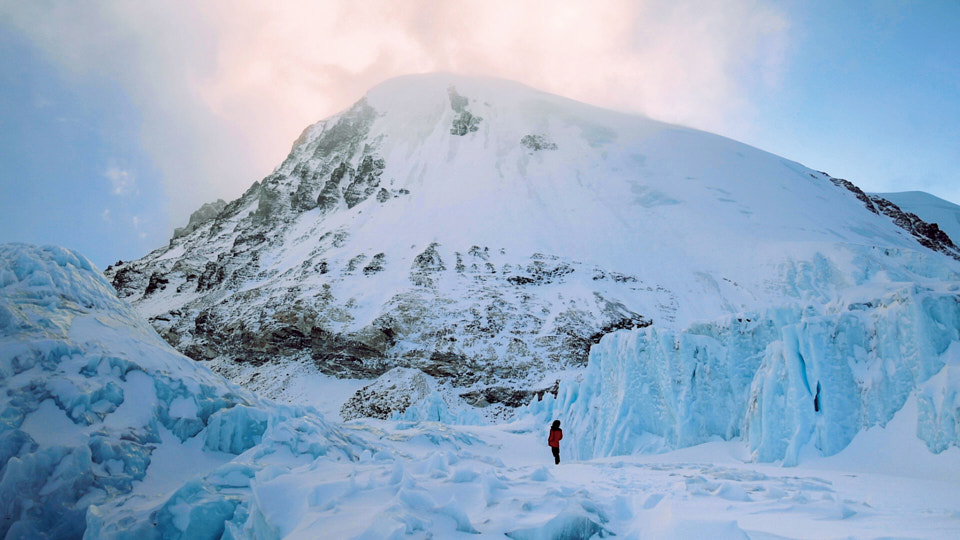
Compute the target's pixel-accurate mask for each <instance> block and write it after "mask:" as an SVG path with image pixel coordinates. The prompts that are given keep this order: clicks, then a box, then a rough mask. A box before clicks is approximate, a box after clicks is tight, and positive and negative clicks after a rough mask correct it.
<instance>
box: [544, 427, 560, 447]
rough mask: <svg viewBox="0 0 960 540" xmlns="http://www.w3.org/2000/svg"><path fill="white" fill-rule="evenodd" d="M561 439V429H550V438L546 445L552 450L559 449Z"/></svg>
mask: <svg viewBox="0 0 960 540" xmlns="http://www.w3.org/2000/svg"><path fill="white" fill-rule="evenodd" d="M562 438H563V430H562V429H551V430H550V438H549V439H547V444H548V445H550V446H552V447H554V448H560V439H562Z"/></svg>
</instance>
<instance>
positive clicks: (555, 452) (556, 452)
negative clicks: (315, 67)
mask: <svg viewBox="0 0 960 540" xmlns="http://www.w3.org/2000/svg"><path fill="white" fill-rule="evenodd" d="M550 450H552V451H553V459H555V460H557V465H559V464H560V447H559V446H551V447H550Z"/></svg>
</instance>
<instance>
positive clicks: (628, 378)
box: [530, 285, 960, 465]
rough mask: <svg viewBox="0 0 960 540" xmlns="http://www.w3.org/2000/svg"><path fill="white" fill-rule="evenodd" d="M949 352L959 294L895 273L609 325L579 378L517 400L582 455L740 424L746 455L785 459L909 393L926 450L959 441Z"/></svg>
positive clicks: (955, 357)
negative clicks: (682, 319) (905, 280)
mask: <svg viewBox="0 0 960 540" xmlns="http://www.w3.org/2000/svg"><path fill="white" fill-rule="evenodd" d="M948 289H949V288H948ZM958 365H960V296H958V294H957V292H956V291H950V290H943V291H940V292H937V291H933V290H930V289H927V288H923V287H920V286H918V285H903V286H901V288H898V289H895V290H893V292H889V293H887V294H885V295H882V296H879V297H877V298H875V299H873V300H871V301H868V302H856V303H851V304H842V303H832V304H825V305H807V306H803V307H800V306H799V305H793V306H786V307H780V308H771V309H768V310H765V311H763V312H762V313H754V314H743V315H740V316H738V317H727V318H725V319H722V320H718V321H714V322H711V323H704V324H698V325H695V326H692V327H690V328H688V329H686V330H685V331H683V332H676V333H675V332H671V331H663V330H659V329H657V328H655V327H648V328H643V329H637V330H630V331H620V332H617V333H614V334H610V335H608V336H606V337H604V338H603V339H602V340H601V341H600V343H599V344H598V345H596V346H594V347H593V349H592V350H591V354H590V362H589V366H588V368H587V370H586V371H585V372H584V374H583V375H582V377H581V378H580V380H577V381H567V382H566V383H562V384H561V387H560V391H559V393H558V395H557V397H556V399H554V398H553V397H552V396H547V397H545V399H544V400H543V401H540V402H534V403H533V404H531V406H530V407H531V410H532V411H533V412H534V413H536V414H539V415H542V416H543V417H544V421H545V422H546V421H548V420H550V419H553V418H559V419H561V421H562V422H563V424H564V425H565V428H566V429H565V433H566V437H565V442H567V448H569V449H570V450H569V451H572V452H573V453H574V455H575V456H576V457H578V458H581V459H586V458H592V457H599V456H610V455H620V454H631V453H637V452H657V451H661V450H666V449H671V448H678V447H684V446H690V445H694V444H699V443H703V442H706V441H709V440H712V439H718V438H719V439H726V440H729V439H736V438H742V439H743V440H744V441H745V442H746V443H747V444H748V445H749V448H750V450H751V452H752V454H753V456H754V458H755V459H757V460H760V461H781V462H782V463H783V464H786V465H790V464H795V463H796V462H797V459H798V457H799V453H800V450H801V448H803V447H804V446H805V445H808V444H813V445H814V447H815V448H816V449H817V450H818V451H819V452H820V453H821V454H823V455H831V454H834V453H836V452H839V451H840V450H842V449H843V448H844V447H845V446H847V444H849V443H850V441H851V440H852V439H853V437H854V436H855V435H856V434H857V433H858V432H859V431H860V430H863V429H865V428H867V427H870V426H874V425H884V424H886V422H888V421H889V420H890V419H891V418H892V417H893V415H894V413H896V412H897V411H898V410H899V409H900V408H901V407H902V406H903V405H904V403H905V402H906V400H907V398H908V397H909V396H910V395H911V394H912V393H917V395H918V398H919V403H920V404H921V405H920V414H919V418H918V425H919V428H918V433H917V435H918V436H919V437H920V438H922V439H923V440H924V441H925V442H926V443H927V446H928V447H929V448H930V450H931V451H934V452H939V451H942V450H944V449H945V448H947V447H948V446H951V445H954V446H956V445H958V437H957V435H958V432H960V430H958V429H957V425H958V424H957V422H958V417H960V414H958V411H960V400H957V389H958V388H960V375H958V373H960V372H958V369H960V368H958Z"/></svg>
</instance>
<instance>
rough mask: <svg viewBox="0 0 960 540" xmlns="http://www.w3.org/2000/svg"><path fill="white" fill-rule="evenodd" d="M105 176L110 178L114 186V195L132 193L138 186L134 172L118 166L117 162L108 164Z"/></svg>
mask: <svg viewBox="0 0 960 540" xmlns="http://www.w3.org/2000/svg"><path fill="white" fill-rule="evenodd" d="M103 176H104V177H105V178H106V179H107V180H110V184H111V186H112V189H111V191H112V192H113V194H114V195H127V194H129V193H132V192H133V190H134V188H135V187H136V178H135V177H134V174H133V173H132V172H130V171H128V170H126V169H122V168H120V167H119V166H117V164H116V163H113V162H111V163H110V165H108V166H107V170H106V171H104V173H103Z"/></svg>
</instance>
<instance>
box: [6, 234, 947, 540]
mask: <svg viewBox="0 0 960 540" xmlns="http://www.w3.org/2000/svg"><path fill="white" fill-rule="evenodd" d="M884 301H885V302H887V305H885V306H884V308H883V309H881V310H873V311H871V312H870V313H869V314H860V313H857V312H855V311H853V312H850V311H848V312H845V313H844V314H841V315H831V314H828V313H821V314H816V313H814V314H804V313H798V312H790V311H784V312H776V313H768V314H758V315H757V316H756V317H755V318H753V319H751V321H759V322H756V323H754V322H745V321H744V320H740V321H739V322H737V321H736V320H729V321H726V322H725V323H718V325H720V326H723V324H726V325H728V326H729V325H733V326H737V331H735V332H729V331H720V330H719V329H718V328H719V327H718V326H716V325H715V326H710V325H705V326H704V327H702V328H701V329H700V331H699V332H696V333H691V332H687V333H685V334H683V335H674V334H670V333H666V334H658V333H657V331H655V330H653V329H642V331H632V332H623V333H617V334H614V335H611V336H607V337H606V338H604V340H603V341H601V343H600V344H599V345H598V346H597V347H594V349H593V351H592V353H591V359H590V363H589V367H588V368H587V370H586V371H585V372H583V373H581V374H580V375H579V376H578V377H576V378H572V379H570V380H566V381H564V382H563V383H562V384H561V387H560V392H559V394H558V396H557V398H553V396H548V397H547V398H545V399H544V400H543V401H540V402H534V403H533V404H531V406H530V407H528V408H527V409H526V410H524V411H521V413H520V414H518V415H517V417H516V419H515V420H514V421H512V422H510V423H506V424H500V425H451V424H444V423H439V422H435V421H429V420H427V419H425V418H426V417H428V416H430V414H429V410H430V409H429V407H430V406H431V405H430V404H432V406H433V407H442V401H440V400H432V401H431V400H430V399H427V400H424V403H426V404H427V405H425V406H423V408H422V409H414V411H416V410H421V411H425V413H424V414H423V416H424V417H425V418H424V419H421V420H422V421H415V420H416V418H413V419H412V420H411V419H410V418H411V416H410V415H408V417H407V418H408V419H394V420H389V421H376V420H353V421H350V422H340V421H339V417H338V416H337V413H336V409H335V408H334V407H333V406H331V407H330V408H329V410H322V411H321V410H318V409H316V408H313V407H296V406H288V405H281V404H277V403H273V402H270V401H267V400H264V399H261V398H258V397H257V396H256V395H254V394H252V393H250V392H249V391H246V390H244V389H242V388H240V387H238V386H236V385H234V384H232V383H229V382H227V381H226V380H225V379H223V378H222V377H220V376H218V375H215V374H213V373H212V372H210V371H209V370H208V369H207V368H205V367H204V366H203V365H201V364H198V363H195V362H193V361H192V360H190V359H188V358H186V357H184V356H182V355H181V354H179V353H177V352H176V351H174V350H173V349H171V348H170V347H169V346H168V345H167V344H166V343H165V342H164V341H163V340H162V339H161V338H160V337H159V336H158V335H157V334H156V332H155V331H154V330H153V329H152V328H151V327H150V326H149V325H148V324H147V323H146V322H144V321H143V320H141V319H140V318H139V317H138V316H136V315H135V313H134V312H133V311H132V309H131V308H130V307H129V305H127V304H126V303H125V302H123V301H121V300H119V299H117V297H116V296H115V293H114V291H113V290H112V288H111V287H110V285H109V284H108V283H107V282H106V281H105V280H104V278H103V277H102V276H101V274H100V273H99V272H98V271H97V270H96V269H95V268H93V267H92V265H91V264H90V263H89V262H88V261H87V260H86V259H84V258H83V257H82V256H80V255H78V254H76V253H73V252H71V251H68V250H65V249H62V248H37V247H32V246H25V245H5V246H0V360H2V362H0V391H2V393H0V536H4V537H6V538H44V537H49V538H71V537H85V538H137V539H143V538H191V539H194V538H213V539H216V538H224V539H236V538H399V537H413V538H504V537H508V538H514V539H540V538H604V537H613V536H616V537H619V538H848V537H854V538H875V537H884V538H956V537H958V536H960V448H958V447H957V444H958V443H957V410H958V407H957V402H956V391H957V388H960V381H958V377H960V376H958V369H960V365H958V364H960V354H958V345H957V341H958V340H957V335H956V334H957V328H958V324H957V320H958V308H957V302H956V300H955V293H954V294H947V293H935V292H932V291H929V290H905V291H901V292H900V293H897V294H892V295H890V296H888V297H884ZM774 319H776V320H778V321H780V323H779V327H778V328H790V329H792V330H788V331H786V332H785V333H781V334H779V336H780V337H777V336H778V334H777V332H776V328H774V327H773V325H772V323H769V321H771V320H774ZM764 321H766V322H764ZM738 325H739V326H738ZM891 325H892V326H895V327H896V328H899V329H900V330H899V331H900V334H896V332H895V330H896V329H891ZM827 327H829V333H832V334H834V335H835V336H842V338H841V339H836V340H834V341H835V342H837V343H844V344H845V346H846V347H847V349H846V350H835V349H833V348H829V347H825V346H822V344H820V342H819V341H818V340H820V339H822V336H823V335H824V331H822V329H823V328H827ZM891 333H893V334H895V335H899V336H900V338H896V337H890V338H889V342H885V341H883V340H882V339H880V340H878V338H877V337H876V336H891V335H892V334H891ZM784 335H785V336H787V338H786V340H785V339H784V338H783V336H784ZM908 335H910V336H916V338H915V339H914V340H913V341H911V340H910V339H907V336H908ZM736 336H740V337H736ZM745 336H752V337H751V338H750V339H747V337H745ZM871 336H872V337H871ZM901 338H902V339H901ZM865 339H873V340H875V341H874V342H873V343H872V344H871V345H870V347H867V346H866V345H865V342H864V340H865ZM884 347H898V348H900V349H902V350H901V351H900V352H901V353H902V354H901V355H900V357H901V358H905V359H907V362H906V363H904V364H900V365H885V364H884V363H883V362H879V363H878V362H877V361H876V358H881V357H882V356H877V354H880V353H877V352H876V351H878V350H879V351H881V352H882V351H883V349H884ZM639 348H650V349H651V350H653V351H655V352H656V354H655V355H653V356H650V357H651V358H656V362H649V363H644V362H640V361H631V360H630V359H631V358H635V357H636V354H635V353H636V351H637V350H638V349H639ZM868 350H869V351H871V352H867V351H868ZM842 355H851V356H852V357H853V358H855V359H856V361H854V362H836V361H835V360H836V359H835V356H842ZM734 357H741V358H747V359H749V360H748V362H747V363H746V365H744V366H742V370H743V372H742V374H741V376H740V377H729V376H728V377H725V378H722V379H721V378H719V377H718V375H717V374H718V373H720V372H721V371H722V370H729V369H731V368H730V366H728V365H724V364H725V363H726V364H730V363H731V359H732V358H734ZM803 359H806V360H803ZM802 362H806V363H807V364H808V365H801V363H802ZM844 366H845V367H844ZM693 372H696V373H695V374H694V373H693ZM753 372H757V373H759V376H757V377H754V376H753ZM865 381H869V383H865ZM843 385H848V386H846V387H844V386H843ZM817 387H819V388H820V394H821V396H822V403H819V402H818V403H817V404H816V406H814V404H813V403H812V402H811V403H807V402H808V401H811V394H812V393H814V394H815V393H816V392H817V391H816V390H815V388H817ZM838 388H839V389H842V390H843V391H837V389H838ZM828 389H829V391H828ZM817 399H818V400H819V399H820V398H817ZM737 400H740V402H743V403H747V404H748V405H747V406H746V407H738V406H737V403H738V401H737ZM821 411H822V413H823V414H821ZM434 412H437V411H436V410H434ZM828 413H829V414H828ZM413 416H414V417H415V416H416V414H413ZM554 418H560V419H561V421H562V422H563V426H562V427H564V429H565V430H566V431H565V437H564V440H563V442H562V443H561V448H562V450H561V455H562V459H563V462H562V463H561V465H559V466H554V465H553V464H552V462H551V459H552V457H551V456H550V453H549V450H548V448H547V447H546V435H547V432H546V430H547V425H548V423H549V421H550V420H552V419H554ZM785 465H787V466H785Z"/></svg>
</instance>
